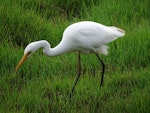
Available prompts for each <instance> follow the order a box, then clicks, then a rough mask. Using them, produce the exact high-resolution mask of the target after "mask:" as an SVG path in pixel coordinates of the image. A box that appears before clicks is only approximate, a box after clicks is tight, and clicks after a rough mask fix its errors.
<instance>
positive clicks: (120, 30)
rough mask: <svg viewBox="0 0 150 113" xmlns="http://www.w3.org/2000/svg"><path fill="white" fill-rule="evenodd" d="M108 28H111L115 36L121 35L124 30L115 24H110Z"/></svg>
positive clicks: (123, 33)
mask: <svg viewBox="0 0 150 113" xmlns="http://www.w3.org/2000/svg"><path fill="white" fill-rule="evenodd" d="M110 28H111V29H112V30H113V34H114V35H115V37H123V36H124V35H125V31H124V30H123V29H120V28H118V27H115V26H112V27H110Z"/></svg>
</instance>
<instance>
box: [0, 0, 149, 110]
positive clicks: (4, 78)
mask: <svg viewBox="0 0 150 113" xmlns="http://www.w3.org/2000/svg"><path fill="white" fill-rule="evenodd" d="M148 4H149V1H148V0H144V1H138V0H135V1H132V0H127V1H124V0H119V1H118V0H116V1H109V0H100V1H99V0H90V1H84V0H83V1H79V0H74V1H72V2H71V3H70V1H69V0H68V1H66V2H64V1H60V0H55V1H54V0H43V1H40V0H24V1H22V0H19V1H10V0H2V1H1V2H0V40H1V42H0V51H1V53H0V101H1V103H0V112H2V113H3V112H11V113H13V112H14V113H16V112H18V113H22V112H33V113H34V112H35V113H38V112H39V113H41V112H42V113H46V112H50V113H57V112H58V113H61V112H65V113H66V112H68V113H70V112H71V113H77V112H78V113H79V112H85V113H96V112H102V113H120V112H123V113H148V112H149V111H150V107H149V106H150V96H149V94H150V89H149V85H150V82H149V81H150V76H149V75H150V71H149V69H150V59H149V58H150V54H149V51H150V44H149V42H150V38H149V35H150V32H149V29H150V21H149V10H148V9H149V6H148ZM81 20H92V21H96V22H100V23H103V24H105V25H114V26H118V27H121V28H123V29H125V31H126V36H125V37H123V38H120V39H118V40H116V41H114V42H112V43H110V44H109V47H110V48H109V55H108V56H107V57H106V56H103V55H101V58H102V59H103V60H104V62H105V64H106V71H105V78H104V85H103V87H101V88H99V84H100V78H101V65H100V64H99V62H98V60H97V58H96V56H95V55H93V54H90V55H85V54H82V55H81V59H82V76H81V78H80V80H79V83H78V84H77V86H76V89H75V92H74V94H73V97H72V99H71V100H70V98H69V94H70V91H71V88H72V86H73V84H74V81H75V78H76V63H77V62H76V60H77V58H76V57H77V54H76V53H68V54H65V55H61V56H57V57H51V58H48V57H46V56H45V55H43V53H42V49H40V50H39V51H37V52H36V53H35V54H33V55H32V56H31V57H30V58H29V59H28V60H27V61H26V62H25V63H24V64H23V65H22V66H21V67H20V69H19V71H18V72H15V71H14V69H15V66H16V65H17V63H18V61H19V60H20V58H21V57H22V55H23V50H24V48H25V46H26V45H27V44H28V43H29V42H31V41H36V40H41V39H44V40H48V41H49V42H50V44H51V46H52V47H54V46H56V45H57V44H58V43H59V42H60V40H61V38H62V34H63V31H64V29H65V28H66V27H67V26H68V25H70V24H72V23H74V22H77V21H81Z"/></svg>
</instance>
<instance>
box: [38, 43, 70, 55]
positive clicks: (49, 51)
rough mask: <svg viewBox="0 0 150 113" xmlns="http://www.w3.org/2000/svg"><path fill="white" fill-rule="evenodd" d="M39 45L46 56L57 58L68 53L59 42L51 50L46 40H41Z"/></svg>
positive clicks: (64, 46)
mask: <svg viewBox="0 0 150 113" xmlns="http://www.w3.org/2000/svg"><path fill="white" fill-rule="evenodd" d="M40 43H41V47H43V53H44V54H46V55H47V56H57V55H61V54H64V53H66V52H68V49H67V47H66V45H64V44H63V43H61V42H60V43H59V44H58V45H57V46H56V47H54V48H51V46H50V44H49V43H48V42H47V41H46V40H41V41H40Z"/></svg>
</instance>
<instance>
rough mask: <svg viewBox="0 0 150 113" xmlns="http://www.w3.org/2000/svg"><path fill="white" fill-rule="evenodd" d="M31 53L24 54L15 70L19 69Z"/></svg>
mask: <svg viewBox="0 0 150 113" xmlns="http://www.w3.org/2000/svg"><path fill="white" fill-rule="evenodd" d="M28 55H29V54H25V55H23V57H22V58H21V60H20V61H19V63H18V65H17V66H16V68H15V70H16V71H17V70H18V68H19V67H20V66H21V64H22V63H23V62H24V61H25V60H26V59H27V58H28Z"/></svg>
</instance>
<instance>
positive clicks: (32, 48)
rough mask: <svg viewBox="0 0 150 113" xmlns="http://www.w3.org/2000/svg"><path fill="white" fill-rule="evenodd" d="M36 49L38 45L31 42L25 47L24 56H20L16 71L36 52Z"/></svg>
mask: <svg viewBox="0 0 150 113" xmlns="http://www.w3.org/2000/svg"><path fill="white" fill-rule="evenodd" d="M37 49H38V44H37V43H36V42H32V43H30V44H28V45H27V47H26V48H25V50H24V55H23V56H22V58H21V60H20V61H19V63H18V65H17V66H16V68H15V70H16V71H17V70H18V69H19V67H20V66H21V64H23V62H24V61H25V60H26V59H27V58H28V57H29V56H30V55H31V54H33V53H34V52H35V51H36V50H37Z"/></svg>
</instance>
